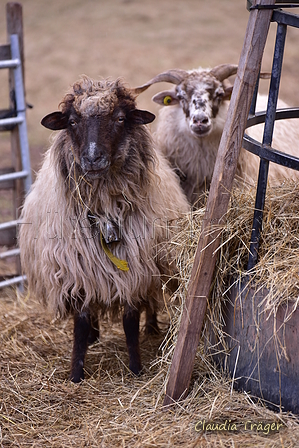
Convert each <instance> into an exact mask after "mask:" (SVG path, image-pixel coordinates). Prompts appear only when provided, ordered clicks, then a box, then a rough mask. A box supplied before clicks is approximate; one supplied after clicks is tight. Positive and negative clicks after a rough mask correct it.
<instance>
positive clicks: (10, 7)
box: [6, 2, 25, 219]
mask: <svg viewBox="0 0 299 448" xmlns="http://www.w3.org/2000/svg"><path fill="white" fill-rule="evenodd" d="M6 21H7V39H8V43H9V44H10V35H11V34H17V35H18V36H19V46H20V55H21V61H22V70H23V83H24V91H25V77H24V71H25V70H24V39H23V15H22V5H21V4H20V3H14V2H10V3H7V5H6ZM9 95H10V108H11V109H14V107H15V104H14V77H13V70H12V69H11V70H10V71H9ZM11 154H12V166H13V168H14V170H15V171H21V169H22V161H21V150H20V140H19V128H18V126H15V127H14V129H13V130H12V131H11ZM23 199H24V187H23V181H22V180H16V181H15V188H14V219H17V218H18V216H17V215H18V210H19V208H20V206H21V205H22V202H23Z"/></svg>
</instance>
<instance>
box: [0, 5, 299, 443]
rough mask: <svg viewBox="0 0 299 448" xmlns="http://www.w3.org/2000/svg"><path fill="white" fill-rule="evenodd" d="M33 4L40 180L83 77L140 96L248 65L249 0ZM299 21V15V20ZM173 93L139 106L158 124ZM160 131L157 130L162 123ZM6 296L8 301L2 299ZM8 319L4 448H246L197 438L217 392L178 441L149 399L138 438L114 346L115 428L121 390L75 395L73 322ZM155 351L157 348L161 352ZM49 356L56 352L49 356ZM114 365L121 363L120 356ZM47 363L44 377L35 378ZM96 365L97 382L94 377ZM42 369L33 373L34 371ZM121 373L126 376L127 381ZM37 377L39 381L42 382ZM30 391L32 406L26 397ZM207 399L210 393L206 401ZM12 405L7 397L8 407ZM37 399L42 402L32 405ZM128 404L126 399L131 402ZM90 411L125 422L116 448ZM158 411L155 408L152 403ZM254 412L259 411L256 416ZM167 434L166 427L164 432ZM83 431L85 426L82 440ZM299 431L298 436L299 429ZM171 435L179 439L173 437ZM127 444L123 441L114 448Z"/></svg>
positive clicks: (285, 84)
mask: <svg viewBox="0 0 299 448" xmlns="http://www.w3.org/2000/svg"><path fill="white" fill-rule="evenodd" d="M21 3H22V5H23V18H24V41H25V84H26V96H27V102H28V103H30V104H32V105H33V109H30V110H28V114H27V119H28V135H29V146H30V152H31V163H32V167H33V169H34V170H37V169H38V167H39V166H40V163H41V158H42V154H43V153H44V151H45V150H46V148H47V147H48V144H49V137H50V131H49V130H47V129H44V128H43V127H42V126H41V125H40V120H41V118H42V117H43V116H44V115H46V114H48V113H50V112H52V111H54V110H57V108H58V104H59V102H60V100H61V98H62V96H63V95H64V92H65V91H66V90H67V89H68V87H69V86H70V85H71V84H72V83H73V82H74V81H76V80H77V79H78V77H79V76H80V75H81V74H86V75H88V76H91V77H93V78H98V77H111V78H116V77H122V78H124V79H125V80H126V82H127V83H128V84H129V85H130V86H136V85H140V84H143V83H144V82H146V81H147V80H148V79H150V78H151V77H153V76H154V75H156V74H157V73H159V72H162V71H164V70H167V69H170V68H183V69H191V68H194V67H198V66H202V67H213V66H215V65H218V64H222V63H235V64H236V63H238V61H239V56H240V52H241V48H242V45H243V39H244V36H245V30H246V25H247V20H248V16H249V13H248V11H247V10H246V0H229V1H224V0H209V1H203V0H181V1H180V0H175V1H174V0H151V1H149V2H146V1H142V0H139V1H138V0H84V1H80V0H63V1H61V0H50V1H45V0H43V1H42V0H23V1H22V2H21ZM5 5H6V1H4V0H0V44H2V43H6V41H7V38H6V21H5ZM298 11H299V9H298V10H297V13H298ZM275 30H276V25H275V24H271V29H270V34H269V38H268V42H267V46H266V49H265V55H264V60H263V64H262V69H263V70H264V71H270V70H271V64H272V56H273V47H274V40H275ZM298 48H299V30H297V29H289V30H288V33H287V41H286V50H285V56H284V64H283V73H282V82H281V89H280V96H281V98H282V99H284V100H285V101H286V102H288V103H289V104H290V105H292V106H298V105H299V90H298V73H299V51H298ZM164 87H165V86H163V85H162V84H160V85H159V86H152V87H151V88H150V89H149V90H148V91H147V92H145V93H144V94H142V95H141V96H140V97H139V99H138V106H139V107H140V108H143V109H148V110H150V111H152V112H153V113H157V112H158V106H157V105H155V104H154V103H153V102H152V101H151V97H152V96H153V95H154V94H155V93H157V92H158V91H159V90H161V89H162V88H164ZM267 87H268V84H267V81H264V82H263V84H262V91H263V92H266V91H267ZM7 103H8V90H7V74H6V73H4V71H1V72H0V109H4V108H7V106H8V104H7ZM152 127H153V129H154V127H155V123H153V125H152ZM8 141H9V135H8V134H4V133H1V134H0V167H4V166H7V165H9V163H10V161H9V159H10V154H9V144H8ZM5 201H7V198H5ZM2 205H3V204H2ZM1 213H2V214H3V213H6V214H7V212H3V211H2V212H1V211H0V221H1V220H2V214H1ZM2 294H3V293H2V292H1V291H0V297H2ZM0 309H1V313H0V314H1V315H2V316H4V317H3V318H2V320H1V319H0V324H1V327H0V328H1V332H0V335H1V338H2V337H3V339H2V341H6V342H5V344H7V345H5V347H8V348H7V356H6V355H5V356H4V358H3V365H2V369H1V375H2V373H3V378H4V380H3V384H4V383H5V386H4V387H2V383H1V387H0V447H2V446H5V447H6V446H20V447H22V446H36V447H39V446H43V447H45V446H49V447H50V446H55V447H62V446H66V447H67V446H128V447H130V446H136V447H139V446H140V447H141V446H142V447H145V446H146V447H154V446H161V447H163V446H184V447H189V446H190V447H192V446H193V447H195V446H198V447H199V446H219V447H220V446H227V447H228V446H230V447H233V446H240V445H238V442H237V441H236V442H234V438H233V437H229V438H226V439H225V438H224V439H222V437H220V436H219V437H218V436H217V437H215V438H213V436H211V437H209V438H208V440H207V439H206V438H201V437H198V434H196V433H195V431H194V424H195V423H196V421H197V420H198V419H199V418H203V417H204V416H205V415H207V416H209V415H214V414H213V410H214V398H215V397H214V396H213V391H212V392H211V393H210V392H209V394H207V395H206V396H207V399H208V403H209V405H207V408H206V409H205V410H200V412H199V411H198V416H195V415H192V412H193V410H194V409H196V406H195V405H194V404H192V406H193V408H192V407H190V408H189V409H188V406H187V405H186V406H185V405H182V407H181V414H176V415H174V418H176V422H175V424H176V428H177V429H173V428H174V427H173V428H172V430H171V431H177V432H171V431H170V429H169V428H170V427H171V426H172V423H171V422H172V420H171V418H169V416H168V417H166V416H165V415H166V414H163V412H162V411H161V406H160V402H161V395H162V392H159V393H156V395H155V396H154V398H153V399H152V397H151V395H150V394H149V395H148V396H143V395H142V394H141V395H140V400H141V397H142V399H144V400H148V402H149V403H150V402H151V400H154V401H155V400H156V401H155V403H154V406H153V407H152V408H151V409H152V410H151V411H150V412H151V416H150V419H151V420H148V421H147V423H146V424H145V425H144V422H145V421H143V420H142V418H139V415H138V412H137V411H136V415H135V416H134V418H135V420H134V421H135V423H134V424H136V427H135V428H133V426H132V425H131V423H130V422H129V420H128V421H127V424H126V425H125V423H124V421H125V419H126V415H128V414H129V413H130V412H133V411H132V409H134V406H133V407H132V406H131V403H132V400H133V398H134V397H135V392H136V389H134V388H136V383H135V382H134V381H133V380H132V379H130V377H129V376H128V373H127V371H126V370H125V368H124V367H123V361H119V359H118V358H117V361H119V365H120V366H121V367H119V366H118V367H117V368H116V370H115V371H113V369H112V368H111V365H110V366H109V362H108V361H107V359H108V358H107V346H105V339H104V342H103V345H101V348H99V346H96V347H95V348H94V352H93V355H92V356H93V358H92V362H94V364H95V363H96V362H98V360H99V358H100V356H101V357H102V354H101V355H99V352H101V350H102V348H103V347H104V354H103V358H101V361H100V363H101V362H102V359H104V360H105V361H104V362H105V363H106V364H105V368H103V369H102V367H101V365H100V366H99V369H98V375H100V373H99V372H102V375H103V376H105V379H107V383H109V381H111V390H112V391H113V390H114V389H113V388H115V384H116V382H117V389H118V392H117V393H116V394H115V397H114V401H115V402H116V404H117V406H119V407H120V408H122V409H123V416H124V420H121V421H120V423H118V422H117V421H116V420H115V421H114V420H113V416H111V415H110V414H109V412H110V411H109V409H108V410H106V406H108V401H109V400H110V399H111V395H112V394H111V390H110V389H109V388H108V389H107V391H106V390H104V385H103V386H101V387H102V389H101V390H100V392H99V390H98V383H97V381H98V377H96V376H94V377H92V378H91V380H90V381H89V382H88V381H87V382H86V383H85V384H84V389H83V392H82V389H79V388H71V386H69V383H68V382H67V370H68V367H69V356H70V354H69V350H70V338H71V330H70V328H69V327H70V325H69V322H68V323H67V324H66V326H64V324H57V323H55V322H54V326H53V322H51V320H50V319H47V318H46V317H45V316H44V315H42V313H43V311H42V309H41V308H39V306H35V304H32V305H31V306H30V307H29V311H26V306H24V303H23V302H22V303H21V304H20V303H19V302H18V301H16V302H14V299H12V297H11V292H10V295H9V297H8V299H5V301H4V302H1V307H0ZM35 327H36V328H35ZM66 330H68V331H66ZM34 331H36V333H34ZM29 332H30V334H29ZM60 334H61V335H62V336H61V337H62V339H61V338H60ZM55 338H58V339H59V338H60V339H59V342H56V339H55ZM117 338H120V339H121V340H122V338H123V335H121V336H118V335H117V336H116V339H114V340H113V341H112V342H111V344H115V345H116V346H117V344H118V343H119V340H118V339H117ZM58 339H57V340H58ZM28 341H29V342H28ZM53 341H54V342H53ZM115 341H116V342H115ZM3 343H4V342H3ZM122 343H123V342H122ZM28 344H29V345H28ZM58 344H61V346H60V345H58ZM154 345H155V344H154ZM154 348H155V350H156V349H157V344H156V345H155V347H154ZM108 349H109V347H108ZM43 350H49V353H45V352H43ZM118 350H119V349H118ZM121 350H122V351H121V355H119V352H118V351H117V356H121V357H123V359H124V363H126V362H127V360H126V350H125V348H123V347H122V349H121ZM155 350H154V352H155ZM108 351H109V350H108ZM101 353H102V352H101ZM22 356H23V358H22ZM30 356H31V358H30ZM111 356H112V357H113V359H114V362H115V359H116V358H115V355H114V354H113V355H111ZM27 358H28V359H30V363H32V364H33V366H32V365H31V366H29V362H28V363H27V364H26V362H27V361H26V359H27ZM35 362H36V366H37V367H36V368H34V363H35ZM90 362H91V361H90ZM94 364H93V365H92V367H91V369H90V370H91V371H92V370H94ZM148 365H149V364H148ZM7 366H8V367H7ZM0 367H1V366H0ZM32 368H33V370H29V369H32ZM56 369H57V372H56ZM101 369H102V370H101ZM117 369H118V370H117ZM119 371H122V372H125V373H124V374H123V373H122V374H121V375H120V374H119ZM28 372H29V373H28ZM30 372H31V373H30ZM161 372H162V374H161V375H162V376H163V375H165V371H161ZM156 374H157V375H158V374H159V372H158V373H157V370H155V371H154V374H153V373H152V372H151V371H150V368H149V367H148V370H147V373H146V378H145V380H140V381H139V380H138V388H140V390H142V391H143V392H145V391H148V387H147V382H149V384H152V383H151V381H152V380H153V379H155V376H153V375H156ZM26 375H27V376H26ZM28 375H31V378H29V376H28ZM122 375H124V378H123V376H122ZM159 375H160V374H159ZM161 375H160V376H161ZM5 376H6V377H7V378H6V379H5ZM23 376H24V378H23ZM128 378H129V379H128ZM127 381H129V384H130V385H132V390H131V389H130V390H129V389H126V394H127V396H126V398H125V401H124V400H123V396H122V395H121V394H122V390H123V389H122V387H124V384H126V382H127ZM159 381H160V377H159ZM203 381H205V380H203ZM160 383H161V384H159V387H160V389H159V390H162V388H163V381H162V380H161V381H160ZM105 384H106V383H105ZM54 386H55V389H54ZM105 387H106V386H105ZM150 387H152V386H150ZM26 388H27V389H26ZM25 389H26V390H27V393H28V395H25V392H26V391H25ZM93 389H94V392H93ZM87 390H89V391H91V392H90V394H91V395H92V394H93V393H94V395H95V396H94V397H93V398H92V399H93V400H96V399H97V397H98V396H99V394H100V393H102V394H103V393H104V400H103V403H102V402H101V400H99V401H94V402H93V404H92V405H91V404H90V403H87V401H86V400H85V401H84V394H85V393H87ZM138 390H139V389H138ZM211 390H212V389H211ZM149 392H150V391H149ZM205 393H206V392H205V391H204V392H203V394H205ZM217 393H218V392H217ZM5 394H7V395H6V398H5V404H4V397H5ZM2 395H3V396H2ZM29 395H30V397H31V398H30V399H31V400H32V402H31V403H29V402H27V400H28V399H29V398H28V397H29ZM217 396H218V395H217ZM43 397H46V399H47V400H48V408H47V407H46V406H45V408H42V405H41V403H42V401H43V400H44V398H43ZM117 397H120V398H119V402H117V400H118V398H117ZM143 397H144V398H143ZM216 398H217V397H216ZM216 398H215V400H216ZM239 399H240V398H237V394H236V395H234V401H235V403H234V405H232V404H231V403H229V402H228V404H227V405H226V406H232V408H231V409H233V411H232V412H235V411H234V409H235V408H234V406H237V403H238V400H239ZM14 400H15V401H14ZM122 400H123V401H122ZM159 400H160V401H159ZM133 401H134V400H133ZM127 402H128V405H127ZM82 403H83V405H82ZM158 403H159V406H158ZM248 403H249V399H248ZM2 404H3V406H2ZM249 404H250V403H249ZM89 406H91V409H92V412H94V413H95V414H96V415H101V411H103V409H104V408H105V410H104V415H105V418H107V422H108V423H109V422H110V421H112V420H113V424H112V425H111V428H110V432H109V434H108V435H107V439H105V440H106V442H105V443H104V442H103V444H102V445H100V442H99V441H100V440H104V439H101V437H104V436H105V437H106V435H105V434H104V435H103V434H102V435H101V434H100V428H101V425H100V421H101V418H102V419H103V418H104V417H98V418H96V417H95V415H94V419H93V420H92V421H89V420H88V419H89V418H91V415H90V412H89ZM148 406H149V407H150V404H149V405H148ZM157 406H158V408H159V414H158V415H159V416H158V417H157V418H158V419H160V422H158V420H156V417H155V415H157V414H156V410H157ZM209 406H210V407H209ZM248 406H249V405H248ZM240 407H241V405H240ZM221 409H222V408H221ZM225 409H227V408H225V405H224V404H223V412H225V411H224V410H225ZM242 409H243V408H242ZM244 409H247V408H246V407H244ZM248 409H249V407H248ZM252 409H254V410H253V413H251V411H252V410H251V409H250V410H248V415H250V416H251V415H255V416H257V417H256V418H260V419H262V418H263V417H262V416H263V410H262V408H261V407H259V406H256V408H252ZM74 412H77V414H76V418H77V420H76V422H74V423H72V424H73V426H71V423H70V424H69V426H67V425H64V424H65V423H66V420H67V419H69V421H71V417H72V414H73V413H74ZM148 412H149V411H148ZM196 412H197V411H196ZM221 412H222V411H221ZM244 412H246V411H244ZM205 413H206V414H205ZM265 413H266V411H265ZM221 415H222V414H221ZM223 415H224V414H223ZM267 415H268V414H267ZM164 416H165V417H164ZM186 416H188V418H187V417H186ZM50 417H51V419H50ZM56 417H57V419H56ZM252 418H254V417H252ZM270 418H271V416H270ZM55 419H56V420H55ZM80 419H81V422H80V423H79V420H80ZM109 419H110V420H109ZM166 419H168V420H167V422H168V423H167V425H168V426H165V428H164V427H163V426H162V421H163V420H165V422H166ZM54 421H55V425H56V426H55V431H56V432H55V436H56V439H55V440H54V438H53V439H51V437H52V436H53V434H52V429H51V425H52V424H53V428H54V423H53V422H54ZM173 421H174V420H173ZM136 422H139V423H138V424H137V423H136ZM108 423H107V424H108ZM159 423H161V425H160V426H159ZM165 424H166V423H165ZM78 425H81V427H80V431H81V432H80V433H79V432H78V428H79V426H78ZM113 425H114V426H113ZM143 425H144V426H145V427H143ZM147 425H148V428H150V427H153V425H156V426H157V431H159V434H158V436H157V437H158V439H157V440H160V441H161V442H160V444H158V443H157V441H156V442H155V441H153V440H150V439H149V437H148V438H146V433H147V431H148V429H147ZM184 425H185V426H184ZM292 428H293V427H290V430H289V433H288V436H286V437H285V438H284V436H283V435H282V436H281V435H280V434H276V437H275V438H274V439H273V438H272V439H270V438H269V439H268V442H269V444H268V445H266V444H265V445H263V446H269V447H274V446H296V442H295V441H294V440H293V439H292V431H293V429H292ZM295 429H296V431H297V432H296V434H298V426H297V423H296V425H295ZM14 430H15V432H14ZM53 431H54V429H53ZM64 431H65V438H64ZM122 431H123V434H125V433H126V437H128V439H129V438H130V437H132V441H133V440H134V443H133V442H132V443H130V442H124V441H122V439H121V437H122V436H121V434H122ZM130 431H131V432H130ZM167 431H169V434H170V436H169V437H168V436H167V434H168V432H167ZM184 431H185V432H184ZM77 432H78V434H77ZM82 433H84V438H83V439H82V440H80V438H79V435H80V434H81V435H82ZM12 434H14V435H12ZM116 434H118V435H119V436H118V438H117V441H116V442H115V444H114V443H113V440H115V437H116ZM127 434H129V435H128V436H127ZM130 434H132V436H131V435H130ZM171 434H175V436H174V435H171ZM137 435H138V437H137ZM123 437H125V436H123ZM294 437H295V436H294ZM22 440H23V442H22ZM51 440H52V441H51ZM123 440H124V439H123ZM126 440H127V439H126ZM244 440H246V437H245V438H244ZM25 442H26V443H25ZM268 442H267V443H268ZM263 443H264V442H263ZM265 443H266V442H265ZM284 443H285V444H284ZM242 445H243V446H262V445H260V444H259V442H258V441H257V440H256V439H254V438H252V437H251V436H248V445H247V444H246V443H245V442H244V441H243V443H242Z"/></svg>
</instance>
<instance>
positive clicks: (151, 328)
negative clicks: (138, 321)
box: [145, 308, 160, 334]
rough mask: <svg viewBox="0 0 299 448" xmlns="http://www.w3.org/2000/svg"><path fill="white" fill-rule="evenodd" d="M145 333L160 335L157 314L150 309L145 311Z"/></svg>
mask: <svg viewBox="0 0 299 448" xmlns="http://www.w3.org/2000/svg"><path fill="white" fill-rule="evenodd" d="M145 333H146V334H159V333H160V330H159V326H158V321H157V312H156V311H152V310H151V309H150V308H147V309H146V322H145Z"/></svg>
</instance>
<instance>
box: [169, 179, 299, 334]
mask: <svg viewBox="0 0 299 448" xmlns="http://www.w3.org/2000/svg"><path fill="white" fill-rule="evenodd" d="M255 194H256V190H255V188H249V187H248V188H247V189H237V188H236V189H234V190H233V192H232V196H231V200H230V204H229V208H228V210H227V213H226V216H225V219H224V226H223V230H222V231H221V236H220V246H219V248H218V250H217V253H216V254H215V255H216V256H217V263H216V269H215V274H214V280H213V284H212V287H211V293H210V298H209V303H208V315H207V320H209V321H210V323H211V324H212V325H213V326H214V327H215V326H216V327H219V328H218V331H217V332H218V333H221V325H222V324H224V318H223V316H222V303H223V300H224V299H226V298H227V293H228V292H229V289H230V288H232V287H233V285H234V284H236V283H237V282H239V281H240V280H242V279H245V278H246V281H248V280H250V283H251V284H252V285H254V287H255V288H256V293H258V292H259V291H260V290H262V289H263V290H264V289H265V288H266V289H267V290H268V294H266V295H265V297H264V299H263V302H262V303H261V304H260V306H261V308H262V309H263V311H267V312H269V315H271V313H276V310H277V308H278V307H279V306H280V305H281V304H283V303H286V302H288V304H289V305H290V307H289V308H290V309H291V313H292V312H294V311H295V310H296V309H297V306H298V301H299V184H298V183H296V182H294V181H285V182H284V183H283V184H281V185H279V186H277V187H271V188H270V187H269V188H268V190H267V198H266V203H265V209H264V219H263V228H262V233H261V238H260V246H259V258H258V262H257V264H256V266H255V267H254V268H252V269H251V271H250V275H249V276H248V271H247V270H246V267H247V262H248V256H249V247H250V238H251V230H252V221H253V213H254V204H255ZM204 212H205V210H204V208H201V209H199V210H196V211H193V212H192V214H191V215H190V216H187V217H186V218H185V219H184V222H183V223H182V226H181V231H180V232H178V233H177V234H176V235H175V237H174V238H173V240H172V247H171V250H173V251H174V252H175V253H176V257H177V260H178V261H177V262H178V266H179V269H180V280H181V282H180V287H179V289H178V291H177V293H176V295H175V296H174V297H173V302H174V303H177V302H179V303H180V304H181V306H179V307H177V306H176V307H175V309H176V310H177V313H176V317H175V318H173V322H174V325H173V328H172V330H171V331H172V336H175V333H176V330H177V329H178V322H179V320H180V317H181V311H182V306H183V303H184V298H185V296H186V291H187V288H188V282H189V278H190V275H191V270H192V267H193V261H194V256H195V251H196V248H197V243H198V240H199V237H200V234H201V228H202V219H203V217H204ZM291 313H290V314H289V315H288V317H290V315H291Z"/></svg>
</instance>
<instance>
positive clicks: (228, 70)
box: [210, 64, 238, 81]
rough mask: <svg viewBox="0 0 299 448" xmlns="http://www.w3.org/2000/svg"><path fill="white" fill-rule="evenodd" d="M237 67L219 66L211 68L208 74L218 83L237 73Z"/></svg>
mask: <svg viewBox="0 0 299 448" xmlns="http://www.w3.org/2000/svg"><path fill="white" fill-rule="evenodd" d="M237 70H238V66H237V65H234V64H221V65H217V66H216V67H214V68H212V70H211V71H210V73H211V74H212V75H214V76H215V78H217V79H218V81H224V79H226V78H229V77H230V76H232V75H235V74H236V73H237Z"/></svg>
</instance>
